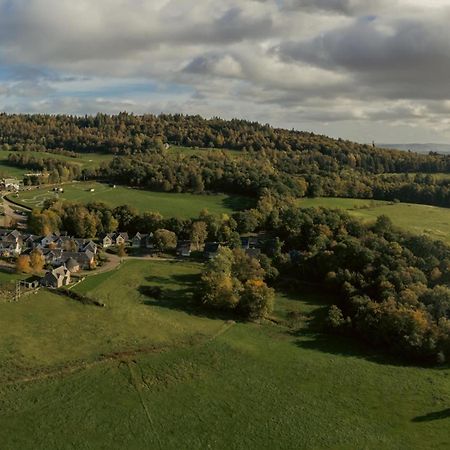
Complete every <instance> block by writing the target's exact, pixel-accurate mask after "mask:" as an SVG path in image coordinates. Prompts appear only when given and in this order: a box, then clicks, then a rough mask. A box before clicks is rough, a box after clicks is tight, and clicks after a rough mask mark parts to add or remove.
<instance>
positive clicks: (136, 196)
mask: <svg viewBox="0 0 450 450" xmlns="http://www.w3.org/2000/svg"><path fill="white" fill-rule="evenodd" d="M91 189H94V192H90V190H91ZM58 195H59V196H60V198H63V199H66V200H72V201H78V202H83V203H87V202H92V201H96V202H103V203H105V204H107V205H109V206H112V207H115V206H120V205H129V206H132V207H135V208H136V209H138V210H139V211H141V212H145V211H159V212H160V213H161V214H162V215H163V216H165V217H181V218H189V217H194V216H197V215H198V214H199V212H200V211H201V210H202V209H204V208H206V209H208V211H209V212H210V213H213V214H221V213H231V212H232V211H235V210H238V209H243V208H244V209H245V208H246V207H250V206H251V205H252V204H253V201H252V200H251V199H249V198H246V197H239V196H231V195H221V194H214V195H196V194H187V193H182V194H175V193H166V192H153V191H145V190H139V189H132V188H130V187H124V186H117V187H115V188H114V187H112V186H110V185H108V184H102V183H93V182H79V183H71V184H66V185H64V193H63V194H58ZM54 197H55V193H54V192H53V191H52V190H51V189H50V188H48V187H47V188H41V189H33V190H31V191H24V192H21V193H20V194H19V197H15V196H13V197H12V199H13V200H14V201H15V202H18V203H21V204H22V205H24V206H26V207H28V208H39V207H42V205H43V203H44V200H46V199H48V198H54Z"/></svg>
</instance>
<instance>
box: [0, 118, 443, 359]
mask: <svg viewBox="0 0 450 450" xmlns="http://www.w3.org/2000/svg"><path fill="white" fill-rule="evenodd" d="M0 130H1V132H0V145H2V148H3V149H8V150H10V151H11V154H12V156H10V158H9V161H10V163H11V164H16V165H21V166H22V167H28V168H30V169H35V170H40V171H44V172H47V176H49V175H48V174H53V175H52V176H53V178H54V179H56V178H57V177H59V179H60V180H63V179H66V177H83V178H91V179H107V180H109V181H114V182H117V183H122V184H127V185H133V186H136V187H140V188H148V189H156V190H163V191H168V192H170V191H174V192H203V191H222V192H230V193H233V192H238V193H240V194H243V193H246V194H248V195H251V196H254V197H256V198H257V199H258V204H257V207H255V208H254V209H249V210H246V211H241V212H237V213H235V214H233V215H232V216H227V215H223V216H221V217H216V216H213V215H211V214H209V213H208V212H207V211H203V212H202V213H201V214H200V215H199V217H197V218H195V219H191V220H180V219H175V218H168V219H166V218H163V217H161V215H159V214H158V213H150V212H149V213H146V214H138V213H137V212H136V211H134V210H133V209H130V208H129V207H127V206H123V207H119V208H115V209H111V208H108V207H107V206H105V205H103V204H99V203H91V204H88V205H81V204H77V203H69V202H62V201H55V200H52V201H47V203H46V204H45V205H44V208H42V210H39V211H33V213H32V214H31V217H30V222H29V224H30V228H31V229H32V231H34V232H35V233H38V234H45V233H48V232H52V231H62V230H64V231H67V232H69V233H70V234H74V235H77V236H80V237H94V236H99V235H100V234H102V233H105V232H111V231H114V230H118V229H119V230H120V231H128V232H129V233H135V232H136V231H140V232H142V233H150V232H152V233H154V234H155V236H158V240H159V244H158V247H159V248H160V249H161V250H163V249H164V248H165V247H167V248H169V247H170V248H173V246H174V243H175V242H176V239H191V240H192V241H193V242H196V245H197V246H198V247H199V248H200V247H201V244H202V243H203V242H204V241H206V240H210V241H217V242H221V243H223V244H224V245H225V246H226V247H227V250H223V251H222V252H221V255H220V258H219V259H217V260H215V262H212V263H210V264H207V265H206V267H205V272H204V274H203V276H202V283H200V287H199V298H201V301H202V302H203V303H204V304H205V305H207V306H208V307H213V308H219V309H224V310H227V311H229V312H232V313H236V314H240V315H242V316H245V317H247V318H258V317H263V316H267V315H268V314H270V310H271V307H272V303H273V291H272V290H271V287H270V285H274V286H275V285H277V283H284V284H286V282H287V283H288V284H289V285H290V286H291V287H293V288H295V286H297V285H298V286H300V285H301V284H302V283H303V282H305V281H308V282H314V283H317V288H318V289H324V290H329V291H330V292H332V293H334V294H335V295H336V301H335V305H333V306H332V307H331V308H330V310H329V315H328V321H327V323H328V327H329V329H330V330H331V331H333V332H337V333H344V334H350V335H356V336H359V337H360V338H362V339H365V340H367V341H368V342H370V343H371V344H373V345H377V346H380V347H383V348H386V349H389V350H390V351H394V352H396V353H398V354H401V355H402V356H404V357H407V358H410V359H412V360H414V361H420V362H428V363H433V362H443V361H448V360H449V358H450V289H449V288H448V283H449V282H450V247H448V246H446V245H445V244H444V243H442V242H439V241H432V240H430V239H428V238H426V237H423V236H415V235H411V234H408V233H405V232H403V231H401V230H398V229H396V228H395V227H394V226H393V225H392V223H391V222H390V221H389V219H387V218H386V217H380V218H379V219H378V220H377V221H376V222H375V223H373V224H371V225H365V224H363V223H361V222H359V221H358V220H355V219H352V218H350V217H349V216H348V215H347V214H346V213H343V212H340V211H335V210H327V209H323V208H317V209H300V208H299V207H298V206H297V202H296V199H297V198H298V197H303V196H319V195H320V196H338V197H356V198H374V199H380V200H399V201H408V202H416V203H425V204H435V205H441V206H447V207H448V206H450V181H449V180H446V179H445V178H439V177H435V176H433V173H437V172H448V171H449V170H450V157H448V156H442V155H437V154H429V155H420V154H415V153H410V152H399V151H391V150H385V149H378V148H373V147H371V146H367V145H359V144H354V143H351V142H348V141H342V140H333V139H330V138H327V137H324V136H317V135H314V134H311V133H301V132H296V131H288V130H280V129H275V128H272V127H270V126H268V125H260V124H257V123H250V122H245V121H240V120H232V121H223V120H221V119H211V120H205V119H202V118H200V117H198V116H182V115H174V116H168V115H161V116H153V115H145V116H134V115H129V114H120V115H118V116H107V115H97V116H95V117H71V116H43V115H42V116H41V115H37V116H9V115H0ZM165 143H169V144H180V145H184V146H190V147H194V146H198V147H208V148H210V149H211V150H210V151H209V152H205V151H202V152H197V153H195V154H183V153H181V154H179V153H171V152H170V151H168V150H167V148H166V146H165V145H164V144H165ZM221 149H234V150H239V151H241V153H237V154H236V153H233V154H230V153H229V152H226V151H221ZM26 150H38V151H39V150H46V151H48V150H50V151H53V152H60V151H65V152H67V151H68V152H94V151H95V152H98V151H101V152H107V153H113V154H115V155H117V156H116V157H115V158H114V159H113V161H112V162H111V163H110V164H109V165H106V166H103V167H101V168H98V169H85V170H83V171H82V172H81V173H76V172H75V171H74V170H72V169H71V166H72V164H71V163H67V162H65V163H62V162H60V161H58V162H56V161H54V160H53V159H52V158H46V159H43V160H36V159H34V160H33V159H30V158H29V157H27V156H24V155H23V153H22V152H23V151H26ZM19 152H20V153H21V155H19ZM17 155H19V156H17ZM64 165H66V166H64ZM63 169H66V170H63ZM415 172H421V173H420V174H416V173H415ZM243 233H262V234H264V235H265V236H266V237H267V240H266V242H265V244H264V246H263V249H262V250H263V253H262V255H261V256H260V258H259V259H258V260H257V261H254V260H252V259H251V258H250V259H249V258H246V257H244V256H243V255H242V253H240V252H239V250H237V249H238V248H239V246H240V240H239V238H240V235H242V234H243ZM228 249H230V250H228Z"/></svg>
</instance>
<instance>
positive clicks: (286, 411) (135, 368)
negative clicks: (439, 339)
mask: <svg viewBox="0 0 450 450" xmlns="http://www.w3.org/2000/svg"><path fill="white" fill-rule="evenodd" d="M199 270H200V266H199V265H197V264H195V263H189V262H184V263H180V262H177V263H174V262H153V261H152V262H149V261H128V262H126V263H124V264H123V266H122V267H121V268H120V269H119V270H116V271H114V272H111V273H105V274H99V275H94V276H92V277H90V278H88V279H87V280H86V281H85V282H83V283H81V284H80V285H78V286H77V288H76V289H77V290H78V291H80V292H84V293H89V295H91V296H93V297H96V298H99V299H101V300H102V301H104V302H105V303H106V304H107V306H106V308H95V307H92V306H82V305H80V304H78V303H75V302H73V301H71V300H67V299H65V298H62V297H58V296H55V295H52V294H48V293H46V292H41V293H40V294H38V295H35V296H33V297H32V298H31V297H28V298H26V299H23V300H22V301H21V302H20V303H8V304H0V369H1V370H0V423H1V425H2V426H1V427H0V442H1V448H2V449H3V448H4V449H8V450H14V449H21V450H22V449H34V450H36V449H45V450H51V449H69V448H76V449H100V448H110V449H123V448H126V449H144V448H145V449H151V448H164V449H179V448H183V449H199V448H214V449H230V448H233V449H265V448H267V449H273V448H286V449H287V448H289V449H290V448H292V449H294V448H295V449H297V448H310V449H321V448H333V449H334V448H336V449H338V448H339V449H341V448H342V449H362V448H366V449H380V448H383V449H406V448H407V449H414V448H417V449H428V448H430V449H431V448H433V449H435V448H443V449H444V448H448V446H449V443H450V434H449V425H450V423H449V421H450V411H449V405H450V369H449V368H440V369H426V368H416V367H405V366H401V365H396V364H392V363H390V362H389V361H387V360H386V359H382V358H381V357H380V356H379V355H377V354H374V353H373V352H370V351H369V350H367V349H366V348H364V347H360V346H358V345H355V343H354V342H353V341H350V340H347V339H344V338H336V337H327V336H325V335H322V334H320V333H318V332H315V331H314V329H313V328H311V327H309V326H308V318H309V317H313V316H315V315H318V313H320V311H321V310H322V308H323V306H324V305H325V304H327V301H328V300H327V299H326V298H324V297H320V296H317V295H311V294H309V293H305V294H303V295H297V296H292V295H289V294H283V295H281V294H280V295H279V298H278V305H277V309H276V314H277V315H278V316H279V317H284V316H285V315H286V312H287V311H289V310H295V311H298V312H300V313H301V314H303V315H304V316H303V319H302V320H300V322H299V323H298V324H297V326H296V327H295V329H289V328H287V327H284V326H280V325H278V326H276V325H270V324H266V325H258V324H245V323H236V324H233V323H230V322H228V321H226V320H225V319H224V318H218V317H212V316H208V315H203V314H202V313H201V311H199V310H198V309H197V307H196V306H195V305H194V304H193V303H192V301H191V297H190V292H191V290H192V286H193V285H194V284H195V283H196V280H197V277H198V273H199ZM143 284H144V285H159V286H161V287H162V288H163V297H162V298H161V299H160V300H153V299H150V298H147V297H145V296H144V295H142V294H141V293H140V287H141V286H142V285H143ZM294 330H295V332H294ZM137 349H141V350H142V351H140V352H139V351H134V352H133V350H137ZM102 355H103V356H102ZM105 355H110V356H105Z"/></svg>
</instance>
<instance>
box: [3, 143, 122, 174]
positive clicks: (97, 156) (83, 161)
mask: <svg viewBox="0 0 450 450" xmlns="http://www.w3.org/2000/svg"><path fill="white" fill-rule="evenodd" d="M10 153H13V152H10V151H7V150H0V177H1V178H4V177H15V178H20V179H21V178H23V176H24V174H25V173H28V172H30V171H29V170H28V169H23V168H21V167H14V166H10V165H8V155H9V154H10ZM26 153H27V154H28V155H30V156H34V157H37V158H44V159H45V158H51V159H59V160H61V161H67V162H69V163H71V164H78V165H79V166H81V168H82V169H85V168H95V167H99V166H100V164H101V163H103V162H108V161H111V160H112V158H113V155H107V154H102V153H78V154H77V155H78V157H77V158H71V157H69V156H64V155H58V154H56V153H46V152H26ZM17 154H19V153H18V152H17ZM20 154H21V153H20Z"/></svg>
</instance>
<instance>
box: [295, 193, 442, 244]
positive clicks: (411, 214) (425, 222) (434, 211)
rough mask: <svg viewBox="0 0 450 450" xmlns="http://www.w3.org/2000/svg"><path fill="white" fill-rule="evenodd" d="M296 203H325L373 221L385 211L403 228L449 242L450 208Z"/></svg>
mask: <svg viewBox="0 0 450 450" xmlns="http://www.w3.org/2000/svg"><path fill="white" fill-rule="evenodd" d="M299 204H300V205H301V206H304V207H305V208H308V207H313V206H324V207H326V208H337V209H345V210H347V211H348V212H349V213H350V214H351V215H353V216H355V217H359V218H361V219H363V220H375V219H376V218H377V217H378V216H380V215H382V214H385V215H386V216H388V217H390V218H391V220H392V222H393V223H394V224H395V225H397V226H399V227H402V228H404V229H405V230H408V231H411V232H413V233H417V234H425V235H427V236H429V237H430V238H432V239H440V240H443V241H445V242H447V243H450V208H439V207H437V206H428V205H416V204H413V203H391V202H381V201H378V200H360V199H352V198H307V199H301V200H300V201H299Z"/></svg>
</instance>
